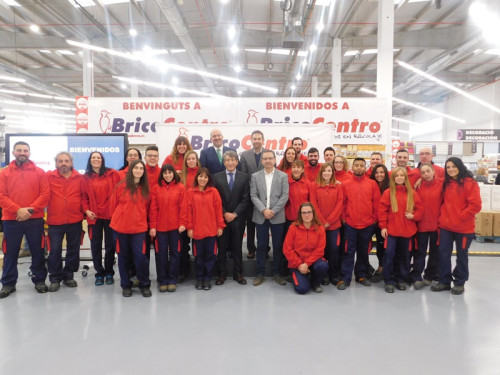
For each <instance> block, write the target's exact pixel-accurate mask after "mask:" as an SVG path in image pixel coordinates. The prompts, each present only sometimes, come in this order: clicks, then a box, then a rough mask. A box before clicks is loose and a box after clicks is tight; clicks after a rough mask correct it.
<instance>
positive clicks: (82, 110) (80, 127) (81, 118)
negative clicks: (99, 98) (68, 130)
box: [75, 96, 89, 133]
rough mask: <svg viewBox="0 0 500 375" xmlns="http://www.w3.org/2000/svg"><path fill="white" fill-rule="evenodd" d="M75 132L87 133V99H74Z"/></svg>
mask: <svg viewBox="0 0 500 375" xmlns="http://www.w3.org/2000/svg"><path fill="white" fill-rule="evenodd" d="M75 115H76V132H77V133H87V132H88V129H89V97H88V96H77V97H76V98H75Z"/></svg>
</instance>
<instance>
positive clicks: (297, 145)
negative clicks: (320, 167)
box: [292, 137, 307, 165]
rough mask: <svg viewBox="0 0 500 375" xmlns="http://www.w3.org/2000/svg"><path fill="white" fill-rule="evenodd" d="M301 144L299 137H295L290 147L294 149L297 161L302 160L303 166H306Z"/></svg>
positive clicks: (305, 157)
mask: <svg viewBox="0 0 500 375" xmlns="http://www.w3.org/2000/svg"><path fill="white" fill-rule="evenodd" d="M303 144H304V143H303V142H302V138H300V137H295V138H293V139H292V147H293V148H294V149H295V152H296V153H297V155H298V157H297V159H299V160H302V161H303V162H304V165H306V164H307V156H305V155H304V154H303V153H302V147H303Z"/></svg>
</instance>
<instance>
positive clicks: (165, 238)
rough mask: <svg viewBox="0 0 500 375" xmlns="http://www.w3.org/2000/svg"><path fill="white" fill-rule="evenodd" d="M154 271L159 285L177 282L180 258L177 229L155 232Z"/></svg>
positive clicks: (179, 239) (180, 246)
mask: <svg viewBox="0 0 500 375" xmlns="http://www.w3.org/2000/svg"><path fill="white" fill-rule="evenodd" d="M155 247H156V258H155V259H156V262H157V264H156V272H157V276H158V282H159V284H160V285H168V284H177V279H178V278H179V261H180V259H181V248H182V243H181V237H180V233H179V231H178V230H177V229H175V230H170V231H167V232H156V246H155Z"/></svg>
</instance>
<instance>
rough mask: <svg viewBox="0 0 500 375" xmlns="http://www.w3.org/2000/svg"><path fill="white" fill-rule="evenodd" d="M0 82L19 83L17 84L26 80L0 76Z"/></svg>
mask: <svg viewBox="0 0 500 375" xmlns="http://www.w3.org/2000/svg"><path fill="white" fill-rule="evenodd" d="M0 81H12V82H19V83H24V82H26V80H25V79H23V78H16V77H9V76H0Z"/></svg>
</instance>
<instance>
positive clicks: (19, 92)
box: [0, 89, 75, 103]
mask: <svg viewBox="0 0 500 375" xmlns="http://www.w3.org/2000/svg"><path fill="white" fill-rule="evenodd" d="M0 93H4V94H12V95H20V96H26V95H28V96H34V97H37V98H47V99H54V100H61V101H66V102H73V103H74V102H75V98H65V97H63V96H54V95H43V94H37V93H29V92H25V91H15V90H6V89H0Z"/></svg>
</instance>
